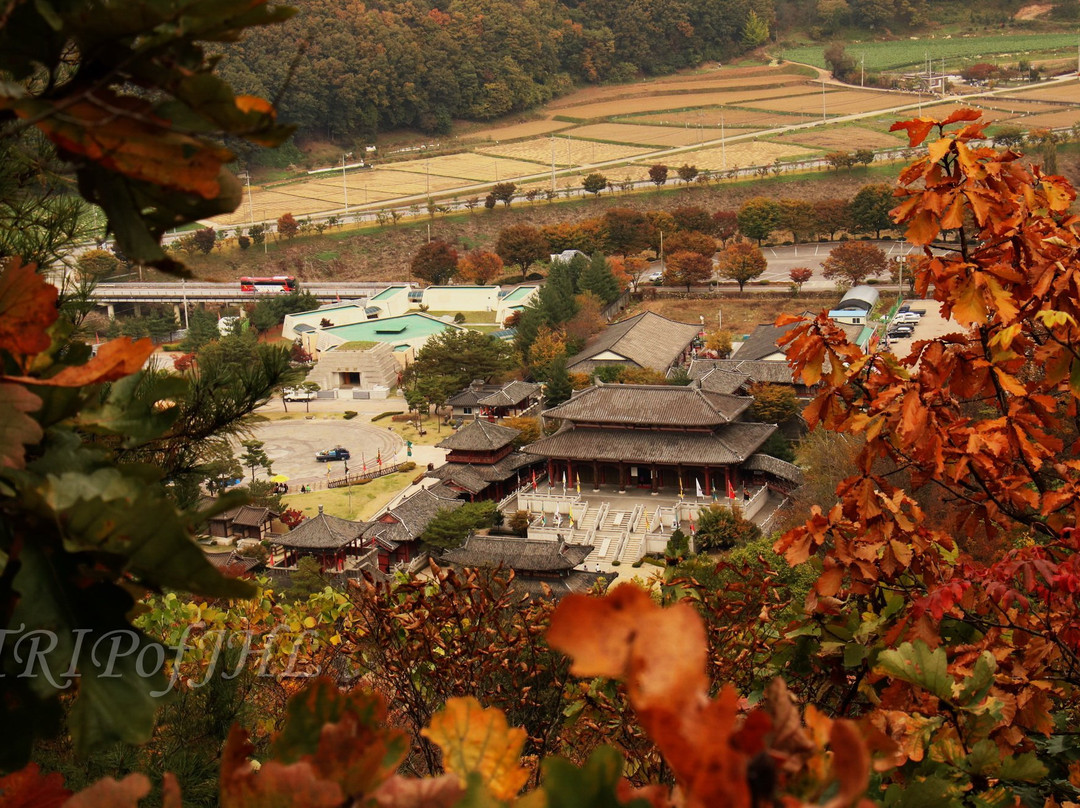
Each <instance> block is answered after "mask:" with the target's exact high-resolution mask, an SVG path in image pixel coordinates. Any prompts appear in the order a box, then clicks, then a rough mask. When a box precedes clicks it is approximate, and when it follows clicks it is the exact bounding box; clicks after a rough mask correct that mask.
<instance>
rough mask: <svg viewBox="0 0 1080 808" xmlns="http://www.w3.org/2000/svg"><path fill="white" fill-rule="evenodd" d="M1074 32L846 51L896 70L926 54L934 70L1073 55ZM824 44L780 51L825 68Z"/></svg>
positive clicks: (859, 46) (872, 65) (870, 66)
mask: <svg viewBox="0 0 1080 808" xmlns="http://www.w3.org/2000/svg"><path fill="white" fill-rule="evenodd" d="M1076 45H1077V33H1075V32H1074V33H1069V34H1006V35H1004V36H980V37H955V38H953V39H940V38H938V39H915V40H911V39H908V40H898V41H896V42H862V43H854V42H852V43H848V44H847V54H848V56H850V57H851V58H853V59H855V61H856V63H858V62H859V60H860V59H862V58H863V56H864V55H865V57H866V69H867V70H874V71H878V70H898V69H901V68H905V67H914V68H918V67H920V66H921V65H923V64H925V62H926V57H927V56H930V57H931V58H933V59H934V68H935V70H937V69H939V67H940V65H941V60H942V59H945V67H946V70H955V69H956V68H958V67H959V65H958V64H957V60H959V61H961V62H964V63H974V62H980V61H986V62H993V61H997V60H999V59H1000V58H1001V57H1006V56H1007V57H1012V58H1013V59H1017V60H1018V59H1020V58H1023V59H1028V60H1031V59H1035V58H1047V57H1049V56H1064V55H1075V53H1076ZM824 52H825V46H824V45H807V46H804V47H801V48H790V49H787V50H785V51H783V53H782V54H781V56H782V57H783V58H784V59H790V60H791V61H793V62H803V63H805V64H811V65H816V66H817V67H826V66H827V65H826V64H825V57H824Z"/></svg>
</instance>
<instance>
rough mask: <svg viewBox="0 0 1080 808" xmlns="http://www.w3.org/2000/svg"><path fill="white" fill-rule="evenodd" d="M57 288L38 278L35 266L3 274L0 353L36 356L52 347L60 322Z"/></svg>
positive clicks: (18, 266)
mask: <svg viewBox="0 0 1080 808" xmlns="http://www.w3.org/2000/svg"><path fill="white" fill-rule="evenodd" d="M58 294H59V293H58V292H57V290H56V287H55V286H53V285H52V284H49V283H46V282H45V279H44V278H42V277H41V276H40V275H38V274H37V272H36V271H35V267H34V265H33V264H26V265H22V264H15V265H9V266H8V268H7V269H5V270H4V271H3V273H0V350H4V351H7V352H8V353H10V354H14V355H17V356H33V355H34V354H39V353H41V352H42V351H45V350H47V349H48V347H49V346H50V345H51V344H52V337H51V336H49V333H48V329H49V327H50V326H51V325H52V324H53V323H55V322H56V318H57V317H58V316H59V313H58V312H57V309H56V298H57V295H58Z"/></svg>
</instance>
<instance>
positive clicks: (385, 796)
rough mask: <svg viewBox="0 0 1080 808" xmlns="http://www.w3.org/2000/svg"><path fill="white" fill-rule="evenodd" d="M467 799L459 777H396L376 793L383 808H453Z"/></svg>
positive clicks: (380, 787)
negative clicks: (464, 798) (464, 797)
mask: <svg viewBox="0 0 1080 808" xmlns="http://www.w3.org/2000/svg"><path fill="white" fill-rule="evenodd" d="M464 795H465V789H463V788H462V787H461V782H460V781H459V780H458V778H457V775H454V774H444V775H441V776H439V777H424V778H415V777H402V776H401V775H394V776H393V777H391V778H390V779H389V780H387V781H386V782H385V783H383V784H382V785H381V786H379V788H378V790H376V791H375V795H374V796H375V802H377V803H378V804H379V805H380V806H381V808H451V806H453V805H454V804H455V803H457V801H458V800H459V799H461V798H462V797H463V796H464Z"/></svg>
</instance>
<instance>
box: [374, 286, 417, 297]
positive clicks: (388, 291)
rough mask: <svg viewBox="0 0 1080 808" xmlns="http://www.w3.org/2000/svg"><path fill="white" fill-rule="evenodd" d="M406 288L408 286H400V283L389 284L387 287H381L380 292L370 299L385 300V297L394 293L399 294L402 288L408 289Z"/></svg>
mask: <svg viewBox="0 0 1080 808" xmlns="http://www.w3.org/2000/svg"><path fill="white" fill-rule="evenodd" d="M408 288H409V287H408V286H400V285H399V286H390V287H387V288H386V289H383V290H382V291H381V292H379V294H377V295H375V297H373V298H371V299H372V300H386V299H387V298H389V297H393V296H394V295H396V294H399V293H400V292H401V291H402V290H404V289H408Z"/></svg>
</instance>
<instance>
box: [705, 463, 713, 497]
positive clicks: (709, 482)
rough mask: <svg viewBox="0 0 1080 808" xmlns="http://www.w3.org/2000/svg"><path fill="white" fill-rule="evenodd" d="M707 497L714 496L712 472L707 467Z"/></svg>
mask: <svg viewBox="0 0 1080 808" xmlns="http://www.w3.org/2000/svg"><path fill="white" fill-rule="evenodd" d="M705 496H707V497H708V496H712V472H711V471H710V470H709V467H708V466H706V467H705Z"/></svg>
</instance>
